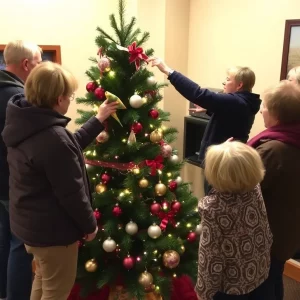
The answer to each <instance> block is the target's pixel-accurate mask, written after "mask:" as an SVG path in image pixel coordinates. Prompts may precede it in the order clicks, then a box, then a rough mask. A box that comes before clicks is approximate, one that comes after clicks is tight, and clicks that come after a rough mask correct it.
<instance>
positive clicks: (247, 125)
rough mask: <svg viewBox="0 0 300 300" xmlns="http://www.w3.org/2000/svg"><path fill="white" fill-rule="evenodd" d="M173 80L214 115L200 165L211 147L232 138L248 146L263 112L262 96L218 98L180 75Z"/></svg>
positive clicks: (186, 95)
mask: <svg viewBox="0 0 300 300" xmlns="http://www.w3.org/2000/svg"><path fill="white" fill-rule="evenodd" d="M169 80H170V82H171V83H172V85H173V86H174V87H175V88H176V90H177V91H178V92H179V93H180V94H181V95H182V96H183V97H185V98H186V99H188V100H189V101H191V102H193V103H194V104H197V105H200V106H201V107H203V108H205V109H207V110H208V111H209V112H210V113H211V118H210V120H209V122H208V124H207V127H206V130H205V132H204V135H203V138H202V141H201V148H200V153H199V160H200V162H203V160H204V157H205V153H206V150H207V147H209V146H211V145H213V144H221V143H223V142H225V141H226V140H227V139H229V138H231V137H233V138H234V139H236V140H239V141H242V142H244V143H245V142H247V140H248V137H249V133H250V130H251V127H252V125H253V122H254V118H255V115H256V113H257V112H258V111H259V108H260V103H261V100H260V99H259V95H257V94H253V93H250V92H246V91H244V92H236V93H233V94H217V93H215V92H211V91H210V90H208V89H201V88H200V86H199V85H198V84H196V83H195V82H193V81H192V80H190V79H188V78H187V77H185V76H184V75H182V74H180V73H179V72H176V71H174V72H173V73H172V74H171V75H170V76H169Z"/></svg>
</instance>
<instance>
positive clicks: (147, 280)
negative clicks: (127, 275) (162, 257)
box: [139, 271, 153, 288]
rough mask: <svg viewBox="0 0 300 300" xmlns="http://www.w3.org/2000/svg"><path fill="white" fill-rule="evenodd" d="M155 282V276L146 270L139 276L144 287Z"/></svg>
mask: <svg viewBox="0 0 300 300" xmlns="http://www.w3.org/2000/svg"><path fill="white" fill-rule="evenodd" d="M152 283H153V276H152V275H151V274H150V273H149V272H147V271H145V272H143V273H142V274H141V275H140V276H139V284H140V285H141V286H143V287H144V288H148V287H149V286H151V285H152Z"/></svg>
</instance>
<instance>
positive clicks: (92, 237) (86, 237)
mask: <svg viewBox="0 0 300 300" xmlns="http://www.w3.org/2000/svg"><path fill="white" fill-rule="evenodd" d="M97 232H98V226H97V227H96V230H95V231H94V232H93V233H90V234H87V235H86V236H85V240H86V241H87V242H90V241H92V240H93V239H94V238H95V237H96V235H97Z"/></svg>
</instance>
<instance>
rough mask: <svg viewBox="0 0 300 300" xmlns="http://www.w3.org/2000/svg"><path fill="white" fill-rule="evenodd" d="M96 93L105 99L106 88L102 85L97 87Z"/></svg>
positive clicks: (98, 96) (99, 97)
mask: <svg viewBox="0 0 300 300" xmlns="http://www.w3.org/2000/svg"><path fill="white" fill-rule="evenodd" d="M94 94H95V96H96V97H97V98H98V99H99V100H104V99H105V98H106V96H105V90H104V89H103V88H101V87H98V88H96V89H95V91H94Z"/></svg>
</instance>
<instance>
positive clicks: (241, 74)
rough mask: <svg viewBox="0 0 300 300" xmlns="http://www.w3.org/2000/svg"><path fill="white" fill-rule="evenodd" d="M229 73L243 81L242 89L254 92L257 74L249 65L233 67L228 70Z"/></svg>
mask: <svg viewBox="0 0 300 300" xmlns="http://www.w3.org/2000/svg"><path fill="white" fill-rule="evenodd" d="M227 74H230V75H233V76H234V79H235V81H236V82H237V83H240V82H241V83H243V86H242V88H241V91H247V92H252V88H253V87H254V84H255V74H254V72H253V71H252V70H251V69H250V68H248V67H232V68H230V69H228V70H227Z"/></svg>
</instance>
